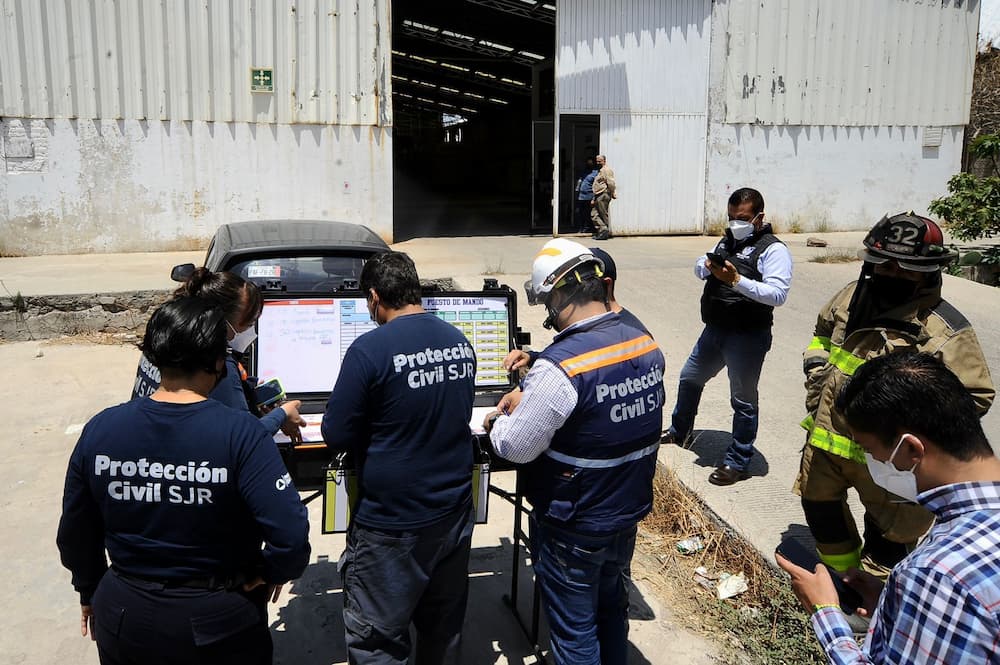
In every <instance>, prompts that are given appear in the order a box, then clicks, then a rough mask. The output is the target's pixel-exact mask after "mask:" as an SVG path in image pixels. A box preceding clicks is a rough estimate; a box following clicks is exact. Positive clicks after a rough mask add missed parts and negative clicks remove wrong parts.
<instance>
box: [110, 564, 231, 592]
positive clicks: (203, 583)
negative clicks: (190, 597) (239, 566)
mask: <svg viewBox="0 0 1000 665" xmlns="http://www.w3.org/2000/svg"><path fill="white" fill-rule="evenodd" d="M111 570H112V571H114V573H115V575H117V576H118V577H120V578H121V579H123V580H125V581H126V582H133V583H138V584H140V585H148V584H152V585H156V586H159V587H162V588H164V589H202V590H205V591H222V590H225V591H233V590H235V589H238V588H240V587H242V586H243V584H244V583H245V582H246V581H247V580H246V576H245V575H242V574H237V575H228V576H212V577H191V578H188V579H165V578H157V577H145V576H142V575H132V574H130V573H124V572H122V571H121V570H120V569H118V568H115V567H112V569H111Z"/></svg>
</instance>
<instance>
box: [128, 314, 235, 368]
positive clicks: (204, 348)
mask: <svg viewBox="0 0 1000 665" xmlns="http://www.w3.org/2000/svg"><path fill="white" fill-rule="evenodd" d="M226 332H227V331H226V313H225V311H224V309H223V308H222V307H219V306H217V305H214V304H213V303H211V302H209V301H208V300H205V299H203V298H197V297H194V296H181V297H179V298H175V299H173V300H170V301H168V302H166V303H164V304H163V305H160V307H158V308H157V309H156V311H155V312H153V315H152V316H151V317H150V318H149V322H148V323H146V334H145V335H143V338H142V341H141V342H140V343H139V349H140V350H141V351H142V352H143V354H144V355H145V356H146V358H147V359H148V360H149V362H151V363H153V364H154V365H155V366H156V367H157V368H159V369H160V371H161V372H166V373H168V374H169V373H170V372H175V373H177V374H184V375H191V374H194V373H195V372H196V371H198V370H202V371H205V372H209V373H215V371H216V366H217V364H218V362H219V360H220V359H223V358H225V357H226V347H227V342H226V336H227V335H226Z"/></svg>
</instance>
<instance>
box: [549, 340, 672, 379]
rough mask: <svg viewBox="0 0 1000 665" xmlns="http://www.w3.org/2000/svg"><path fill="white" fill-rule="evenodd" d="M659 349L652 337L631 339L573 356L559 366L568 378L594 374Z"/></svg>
mask: <svg viewBox="0 0 1000 665" xmlns="http://www.w3.org/2000/svg"><path fill="white" fill-rule="evenodd" d="M658 348H660V347H659V346H657V344H656V342H655V341H653V338H652V337H650V336H649V335H643V336H642V337H636V338H635V339H630V340H629V341H627V342H621V343H620V344H612V345H611V346H605V347H602V348H600V349H597V350H596V351H589V352H587V353H583V354H580V355H578V356H573V357H572V358H567V359H566V360H564V361H562V362H561V363H559V366H560V367H562V369H563V371H564V372H566V375H567V376H576V375H577V374H583V373H584V372H592V371H593V370H595V369H600V368H601V367H607V366H608V365H614V364H615V363H620V362H622V361H623V360H630V359H632V358H637V357H639V356H641V355H644V354H647V353H649V352H650V351H655V350H656V349H658Z"/></svg>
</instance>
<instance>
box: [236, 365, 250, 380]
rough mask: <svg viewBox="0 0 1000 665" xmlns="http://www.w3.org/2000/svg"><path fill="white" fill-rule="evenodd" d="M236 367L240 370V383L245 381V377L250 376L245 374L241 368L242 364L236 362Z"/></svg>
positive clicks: (245, 371)
mask: <svg viewBox="0 0 1000 665" xmlns="http://www.w3.org/2000/svg"><path fill="white" fill-rule="evenodd" d="M236 366H237V367H239V368H240V381H246V380H247V377H248V376H250V375H249V374H247V370H246V368H245V367H243V363H240V362H238V363H236Z"/></svg>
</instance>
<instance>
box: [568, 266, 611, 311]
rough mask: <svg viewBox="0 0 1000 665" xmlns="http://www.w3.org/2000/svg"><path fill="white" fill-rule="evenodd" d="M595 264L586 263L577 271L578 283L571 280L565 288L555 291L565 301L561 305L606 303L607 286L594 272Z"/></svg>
mask: <svg viewBox="0 0 1000 665" xmlns="http://www.w3.org/2000/svg"><path fill="white" fill-rule="evenodd" d="M595 268H597V264H596V263H587V264H584V265H583V266H581V267H580V268H578V269H577V272H578V274H579V276H580V281H576V280H575V279H574V280H572V281H571V282H570V283H569V284H567V285H566V286H563V287H561V288H559V289H556V290H557V291H558V292H559V293H560V294H561V295H562V297H563V298H565V300H564V301H563V302H562V305H589V304H590V303H592V302H603V303H606V302H607V301H608V285H607V284H605V283H604V280H602V279H601V276H600V275H598V274H597V272H596V271H595Z"/></svg>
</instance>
